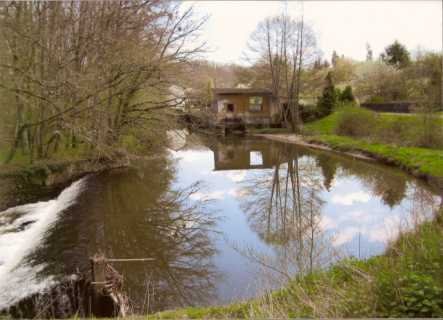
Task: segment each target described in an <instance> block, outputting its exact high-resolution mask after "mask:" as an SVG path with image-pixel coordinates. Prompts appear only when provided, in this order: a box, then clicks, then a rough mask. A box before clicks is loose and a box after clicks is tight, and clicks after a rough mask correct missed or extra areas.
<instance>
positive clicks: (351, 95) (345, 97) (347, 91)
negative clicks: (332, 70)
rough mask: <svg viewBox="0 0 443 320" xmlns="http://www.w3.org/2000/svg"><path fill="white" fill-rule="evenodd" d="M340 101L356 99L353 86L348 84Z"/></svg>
mask: <svg viewBox="0 0 443 320" xmlns="http://www.w3.org/2000/svg"><path fill="white" fill-rule="evenodd" d="M340 101H341V102H345V103H346V102H354V101H355V97H354V93H353V92H352V87H351V86H346V88H345V89H344V90H343V91H342V92H341V94H340Z"/></svg>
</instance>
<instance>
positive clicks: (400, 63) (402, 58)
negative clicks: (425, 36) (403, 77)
mask: <svg viewBox="0 0 443 320" xmlns="http://www.w3.org/2000/svg"><path fill="white" fill-rule="evenodd" d="M380 58H381V60H382V61H383V62H384V63H386V64H388V65H391V66H395V67H397V68H404V67H406V66H408V65H409V63H410V62H411V59H410V57H409V52H408V50H407V49H406V47H405V46H404V45H402V44H401V43H400V42H398V41H397V40H396V41H395V42H394V43H393V44H391V45H389V46H387V47H386V48H385V52H384V53H382V54H381V55H380Z"/></svg>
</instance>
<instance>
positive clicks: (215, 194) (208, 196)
mask: <svg viewBox="0 0 443 320" xmlns="http://www.w3.org/2000/svg"><path fill="white" fill-rule="evenodd" d="M226 194H227V192H226V191H224V190H218V191H212V192H206V193H205V192H195V193H193V194H191V195H190V196H189V197H190V198H191V199H192V200H222V199H224V198H225V196H226Z"/></svg>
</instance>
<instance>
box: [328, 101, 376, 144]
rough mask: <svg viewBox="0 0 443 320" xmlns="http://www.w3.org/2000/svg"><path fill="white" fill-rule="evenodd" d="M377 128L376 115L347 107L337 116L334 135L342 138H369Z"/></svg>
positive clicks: (361, 109) (358, 108) (357, 108)
mask: <svg viewBox="0 0 443 320" xmlns="http://www.w3.org/2000/svg"><path fill="white" fill-rule="evenodd" d="M376 128H377V115H376V114H375V113H374V112H372V111H369V110H366V109H363V108H360V107H354V106H347V107H344V108H343V109H342V110H341V111H340V114H339V116H338V121H337V127H336V133H337V134H338V135H342V136H351V137H370V136H373V134H374V132H375V130H376Z"/></svg>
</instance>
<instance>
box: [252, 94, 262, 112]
mask: <svg viewBox="0 0 443 320" xmlns="http://www.w3.org/2000/svg"><path fill="white" fill-rule="evenodd" d="M262 110H263V97H249V111H252V112H260V111H262Z"/></svg>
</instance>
